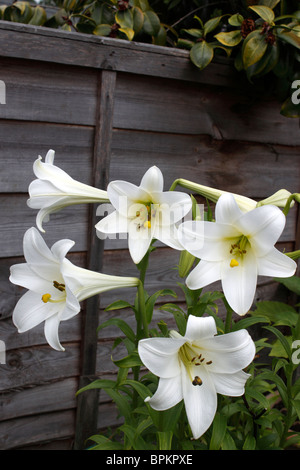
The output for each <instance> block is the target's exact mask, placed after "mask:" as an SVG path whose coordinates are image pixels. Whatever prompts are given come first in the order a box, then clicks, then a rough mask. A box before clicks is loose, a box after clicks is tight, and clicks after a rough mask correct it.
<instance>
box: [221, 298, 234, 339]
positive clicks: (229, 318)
mask: <svg viewBox="0 0 300 470" xmlns="http://www.w3.org/2000/svg"><path fill="white" fill-rule="evenodd" d="M223 302H224V305H225V307H226V319H225V333H229V332H230V331H231V321H232V314H233V310H232V308H231V307H230V305H229V303H228V302H227V300H226V299H225V297H224V298H223Z"/></svg>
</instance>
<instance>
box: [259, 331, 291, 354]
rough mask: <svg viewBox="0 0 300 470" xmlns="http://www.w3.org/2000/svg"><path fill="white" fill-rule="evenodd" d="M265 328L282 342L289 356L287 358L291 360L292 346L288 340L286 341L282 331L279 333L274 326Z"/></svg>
mask: <svg viewBox="0 0 300 470" xmlns="http://www.w3.org/2000/svg"><path fill="white" fill-rule="evenodd" d="M264 328H265V329H266V330H269V331H271V333H273V334H274V335H275V336H277V338H278V339H279V341H280V342H281V344H282V346H283V347H284V350H285V352H286V354H287V357H288V358H289V359H290V358H291V354H292V351H291V346H290V344H289V342H288V340H287V339H286V337H285V336H284V335H283V334H282V333H281V331H279V330H278V329H277V328H275V327H273V326H264Z"/></svg>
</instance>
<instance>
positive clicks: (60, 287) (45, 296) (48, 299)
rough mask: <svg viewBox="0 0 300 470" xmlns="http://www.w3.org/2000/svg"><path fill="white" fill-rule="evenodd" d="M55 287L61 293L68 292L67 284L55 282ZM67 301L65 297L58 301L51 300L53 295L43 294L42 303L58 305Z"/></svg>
mask: <svg viewBox="0 0 300 470" xmlns="http://www.w3.org/2000/svg"><path fill="white" fill-rule="evenodd" d="M53 286H54V287H55V288H56V289H57V290H59V291H60V292H65V290H66V286H65V284H61V283H60V282H57V281H53ZM64 300H65V297H63V298H61V299H57V300H54V299H52V298H51V294H48V293H47V294H43V295H42V301H43V302H44V303H45V304H46V303H48V302H51V303H58V302H63V301H64Z"/></svg>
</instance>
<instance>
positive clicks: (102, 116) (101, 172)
mask: <svg viewBox="0 0 300 470" xmlns="http://www.w3.org/2000/svg"><path fill="white" fill-rule="evenodd" d="M98 79H99V85H98V101H97V107H98V114H97V121H96V127H95V142H94V153H93V185H94V186H95V187H103V186H105V187H106V185H107V181H108V174H109V159H110V146H111V137H112V120H113V108H114V92H115V84H116V73H115V72H108V71H102V72H101V75H100V74H99V77H98ZM96 222H97V218H96V209H95V207H91V208H90V217H89V249H88V265H87V267H88V269H90V270H92V271H96V272H99V271H101V268H102V257H103V249H104V242H103V241H102V240H100V239H99V238H98V237H97V234H96V231H95V224H96ZM98 310H99V296H94V297H91V298H90V299H88V300H87V301H86V308H85V311H84V314H83V323H82V341H81V348H82V360H81V364H80V387H84V386H85V385H87V384H88V383H89V382H90V377H91V376H93V375H94V374H95V370H96V362H97V332H96V329H97V326H98ZM98 395H99V392H98V390H93V391H92V392H91V393H90V394H89V395H79V397H78V406H77V413H76V429H75V440H74V449H82V448H83V447H84V444H85V441H86V439H87V438H88V437H89V436H91V435H93V434H94V433H95V432H96V429H97V419H96V409H97V407H98Z"/></svg>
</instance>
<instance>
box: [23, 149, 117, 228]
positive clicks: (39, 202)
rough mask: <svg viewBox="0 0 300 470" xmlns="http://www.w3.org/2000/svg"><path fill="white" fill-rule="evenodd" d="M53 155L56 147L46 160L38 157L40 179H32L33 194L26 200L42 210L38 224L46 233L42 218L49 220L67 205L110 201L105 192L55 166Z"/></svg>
mask: <svg viewBox="0 0 300 470" xmlns="http://www.w3.org/2000/svg"><path fill="white" fill-rule="evenodd" d="M54 156H55V152H54V150H49V151H48V153H47V155H46V158H45V162H42V161H41V160H42V157H41V156H39V158H38V159H37V160H35V162H34V164H33V171H34V174H35V176H36V177H37V179H36V180H34V181H32V183H30V185H29V188H28V192H29V196H30V197H29V199H28V200H27V204H28V206H29V207H31V208H32V209H40V210H39V212H38V214H37V218H36V224H37V227H38V228H39V230H40V231H41V232H45V230H44V229H43V226H42V225H43V221H45V222H47V221H48V220H49V215H50V214H51V213H53V212H57V211H59V210H61V209H62V208H64V207H66V206H70V205H74V204H82V203H102V202H109V199H108V196H107V192H106V191H103V190H102V189H97V188H93V187H92V186H89V185H87V184H84V183H80V182H79V181H76V180H74V179H73V178H71V176H69V175H68V174H67V173H66V172H65V171H63V170H61V169H60V168H58V167H57V166H55V165H54V164H53V162H54Z"/></svg>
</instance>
